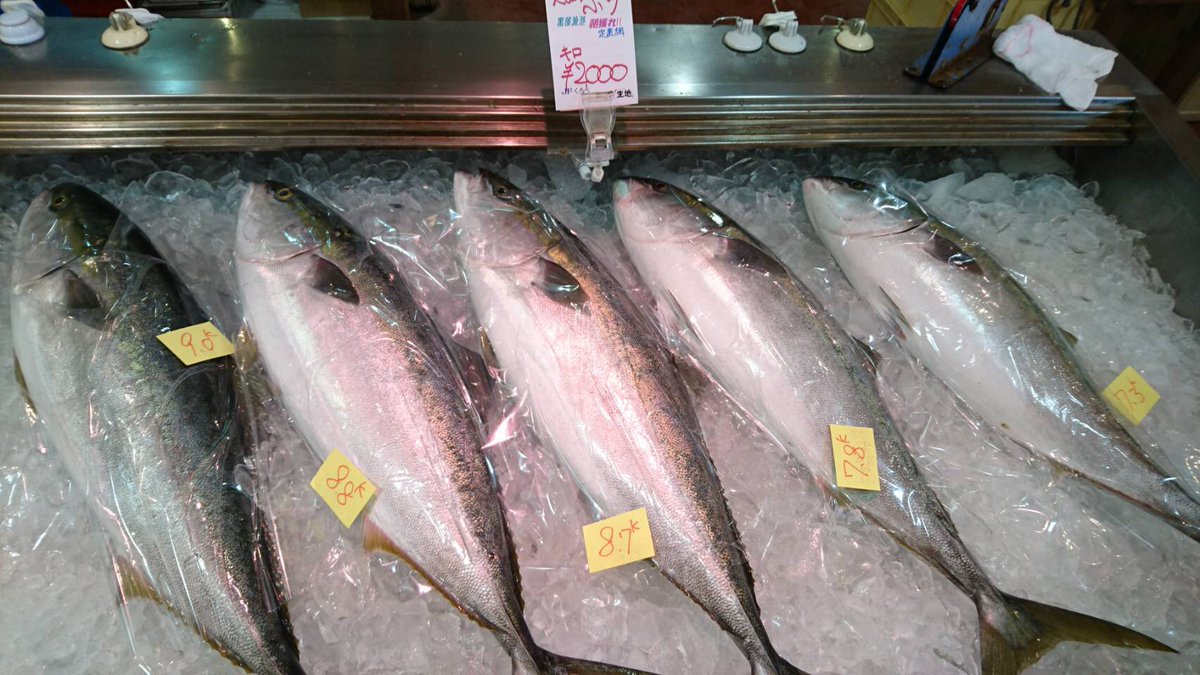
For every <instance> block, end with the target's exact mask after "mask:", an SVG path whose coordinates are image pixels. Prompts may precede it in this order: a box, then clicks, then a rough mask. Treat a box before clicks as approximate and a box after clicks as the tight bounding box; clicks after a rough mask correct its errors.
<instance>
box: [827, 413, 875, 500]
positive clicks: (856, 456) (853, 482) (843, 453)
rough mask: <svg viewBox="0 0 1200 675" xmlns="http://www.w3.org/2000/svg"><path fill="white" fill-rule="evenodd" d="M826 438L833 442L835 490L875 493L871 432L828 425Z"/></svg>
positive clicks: (873, 445) (873, 433) (865, 428)
mask: <svg viewBox="0 0 1200 675" xmlns="http://www.w3.org/2000/svg"><path fill="white" fill-rule="evenodd" d="M829 437H830V439H831V440H832V441H833V475H834V478H835V480H836V481H837V485H838V487H843V488H857V489H859V490H874V491H876V492H879V460H878V459H876V457H875V430H874V429H870V428H867V427H846V426H842V425H840V424H830V425H829Z"/></svg>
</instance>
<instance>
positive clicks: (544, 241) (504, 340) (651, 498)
mask: <svg viewBox="0 0 1200 675" xmlns="http://www.w3.org/2000/svg"><path fill="white" fill-rule="evenodd" d="M454 203H455V208H456V210H457V211H458V213H459V214H460V215H461V219H460V220H459V221H458V226H459V228H460V233H459V237H460V251H461V255H462V258H463V264H464V266H465V268H466V274H467V282H468V287H469V289H470V295H471V299H472V302H473V303H474V305H475V309H476V314H477V315H478V316H479V320H480V323H481V325H482V326H483V327H484V330H485V334H484V335H485V340H484V351H485V352H486V353H487V354H488V356H489V358H491V359H492V360H493V362H494V363H495V364H496V365H497V366H498V367H499V369H500V370H501V372H502V376H503V379H504V381H505V383H506V385H507V386H509V387H511V388H512V389H513V390H514V391H515V392H516V393H517V394H518V395H519V396H521V397H523V398H524V400H525V403H526V404H527V405H528V407H529V410H530V411H531V414H532V416H533V418H534V421H535V423H536V426H537V429H538V431H539V433H540V435H541V437H542V439H543V440H544V441H546V442H547V443H549V444H550V445H552V446H553V447H554V449H555V450H556V451H557V453H558V455H559V457H560V458H561V460H562V462H563V463H564V464H565V465H566V467H567V469H568V470H569V472H570V473H571V475H572V476H573V477H574V479H575V481H576V482H577V484H578V485H579V487H580V488H581V489H582V490H583V492H584V493H585V495H586V496H587V497H588V499H589V500H590V501H591V503H592V505H593V506H594V507H595V510H596V511H597V513H598V514H600V515H605V516H613V515H616V514H618V513H622V512H625V511H628V510H632V509H635V508H638V507H644V508H645V509H646V513H647V515H648V518H649V523H650V529H651V530H652V532H653V535H654V547H655V552H656V555H655V557H654V563H655V564H656V565H657V566H658V568H659V569H660V570H661V571H662V572H663V574H665V575H666V576H667V578H668V579H670V580H671V581H672V582H673V583H675V585H677V586H678V587H679V588H680V589H682V590H683V591H684V592H685V593H687V595H688V596H690V597H691V598H692V599H693V600H695V601H696V602H697V603H698V604H699V605H700V606H701V607H703V608H704V609H705V610H706V611H707V612H708V613H709V614H710V615H711V616H712V617H713V618H714V619H715V620H716V621H717V623H719V624H720V625H721V627H722V628H724V629H725V630H726V631H727V632H729V633H730V634H731V635H732V636H733V637H734V638H735V639H736V640H737V642H738V644H739V646H740V647H741V648H742V650H743V652H744V653H745V654H746V655H747V657H748V658H749V660H750V661H751V663H752V667H753V671H754V672H755V673H757V674H765V673H791V672H796V669H795V667H794V666H792V665H791V664H789V663H787V661H785V660H784V659H783V658H782V657H780V656H779V655H778V654H777V653H776V652H775V649H774V648H773V647H772V646H771V642H770V640H769V639H768V637H767V633H766V630H765V628H764V627H763V624H762V620H761V619H760V618H759V609H758V603H757V601H756V600H755V597H754V589H753V582H752V579H751V572H750V568H749V565H748V563H747V561H746V558H745V554H744V553H743V551H742V545H741V542H740V541H739V537H738V533H737V529H736V526H735V524H734V522H733V517H732V516H731V514H730V513H729V507H728V505H727V504H726V503H725V495H724V493H723V492H722V490H721V485H720V482H719V481H718V479H717V476H716V472H715V470H714V468H713V466H712V463H711V461H710V460H709V457H708V452H707V449H706V448H705V446H704V441H703V439H702V437H701V433H700V425H699V423H698V421H697V419H696V415H695V412H694V411H693V409H692V407H691V403H690V401H689V399H688V395H687V392H686V390H685V388H684V385H683V383H682V381H681V380H680V378H679V375H678V373H677V372H676V371H675V369H674V366H673V364H672V362H671V360H670V357H669V355H668V354H667V352H666V349H665V346H664V345H663V344H661V339H660V338H659V337H658V335H657V334H656V333H655V332H654V330H653V328H652V327H651V326H650V325H648V323H647V322H646V320H645V319H644V318H643V317H642V316H641V315H640V314H639V313H638V310H637V309H636V308H635V307H634V306H633V303H632V302H631V301H630V299H629V298H628V297H627V296H626V295H625V293H624V291H623V290H622V289H621V288H620V287H619V285H618V284H617V282H616V281H615V280H614V279H613V277H612V276H611V275H610V274H609V273H608V272H607V271H606V270H605V269H604V268H603V267H602V266H601V265H600V264H599V263H598V262H597V261H596V259H595V258H594V257H593V256H592V255H591V253H590V252H589V251H588V250H587V248H586V247H585V246H583V244H582V243H581V242H580V241H579V240H578V239H577V238H576V237H575V236H574V235H573V234H572V233H571V232H570V231H569V230H567V229H566V228H564V227H563V226H561V225H560V224H559V223H558V222H557V221H555V220H554V218H553V217H552V216H551V215H550V214H548V213H547V212H546V211H545V210H544V209H543V208H542V207H541V206H540V205H539V204H538V203H537V202H535V201H534V200H533V199H531V198H530V197H529V196H527V195H526V194H525V193H523V192H521V191H520V190H518V189H517V188H516V187H514V186H513V185H511V184H509V183H508V182H506V181H505V180H503V179H501V178H500V177H498V176H495V175H493V174H491V173H486V172H485V173H483V174H479V175H472V174H466V173H459V174H456V175H455V177H454Z"/></svg>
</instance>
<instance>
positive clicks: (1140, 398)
mask: <svg viewBox="0 0 1200 675" xmlns="http://www.w3.org/2000/svg"><path fill="white" fill-rule="evenodd" d="M1104 398H1106V399H1108V402H1109V403H1111V404H1112V406H1113V407H1114V408H1116V409H1117V412H1119V413H1121V414H1122V415H1124V416H1125V417H1126V418H1127V419H1128V420H1129V421H1130V422H1133V423H1134V424H1141V423H1142V420H1144V419H1146V415H1149V414H1150V409H1151V408H1153V407H1154V404H1155V403H1158V399H1159V396H1158V392H1157V391H1154V387H1151V386H1150V383H1148V382H1146V380H1145V379H1143V378H1142V376H1141V374H1140V373H1138V371H1136V370H1134V369H1133V368H1126V369H1125V370H1123V371H1121V374H1120V375H1118V376H1117V379H1115V380H1113V381H1112V384H1110V385H1108V387H1107V388H1106V389H1105V390H1104Z"/></svg>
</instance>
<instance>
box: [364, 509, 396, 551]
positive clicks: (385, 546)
mask: <svg viewBox="0 0 1200 675" xmlns="http://www.w3.org/2000/svg"><path fill="white" fill-rule="evenodd" d="M363 549H364V550H366V551H367V552H369V553H376V552H378V553H387V554H390V555H394V556H396V557H397V558H404V552H403V551H401V550H400V546H398V545H397V544H396V542H394V541H392V538H391V537H389V536H388V535H387V533H386V532H384V531H383V528H382V527H379V525H378V523H376V522H375V521H374V520H373V519H372V518H371V517H370V516H367V517H366V518H364V519H363Z"/></svg>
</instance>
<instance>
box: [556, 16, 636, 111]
mask: <svg viewBox="0 0 1200 675" xmlns="http://www.w3.org/2000/svg"><path fill="white" fill-rule="evenodd" d="M631 4H632V0H546V25H547V27H548V28H549V30H550V69H551V71H552V72H553V74H554V109H555V110H581V109H583V108H586V107H588V106H587V105H586V104H585V101H584V96H583V95H584V94H595V93H601V92H610V93H611V94H612V96H611V101H612V103H611V105H612V106H623V105H633V104H634V103H637V102H638V86H637V62H636V59H635V55H634V49H633V10H632V7H631Z"/></svg>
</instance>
